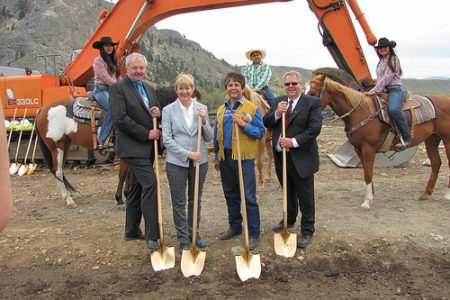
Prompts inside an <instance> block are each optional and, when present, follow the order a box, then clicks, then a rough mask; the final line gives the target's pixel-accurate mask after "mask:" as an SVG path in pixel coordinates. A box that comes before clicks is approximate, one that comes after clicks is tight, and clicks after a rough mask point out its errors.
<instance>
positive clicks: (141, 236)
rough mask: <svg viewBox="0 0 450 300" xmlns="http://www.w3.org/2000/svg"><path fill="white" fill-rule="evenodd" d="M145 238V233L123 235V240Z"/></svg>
mask: <svg viewBox="0 0 450 300" xmlns="http://www.w3.org/2000/svg"><path fill="white" fill-rule="evenodd" d="M133 240H145V235H143V234H142V232H141V233H138V234H136V235H125V241H133Z"/></svg>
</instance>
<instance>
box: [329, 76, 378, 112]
mask: <svg viewBox="0 0 450 300" xmlns="http://www.w3.org/2000/svg"><path fill="white" fill-rule="evenodd" d="M324 85H325V88H326V89H327V91H328V92H329V93H335V94H336V93H340V94H342V95H344V97H345V99H346V100H347V102H348V103H349V104H350V105H351V106H352V107H355V106H357V105H358V103H359V105H358V107H357V108H356V109H360V108H361V109H365V110H367V111H369V112H371V113H373V106H372V105H371V102H369V101H370V97H364V95H363V93H361V92H358V91H355V90H354V89H352V88H349V87H347V86H345V85H342V84H340V83H338V82H336V81H333V80H331V79H328V78H327V79H325V82H324ZM360 102H361V103H360Z"/></svg>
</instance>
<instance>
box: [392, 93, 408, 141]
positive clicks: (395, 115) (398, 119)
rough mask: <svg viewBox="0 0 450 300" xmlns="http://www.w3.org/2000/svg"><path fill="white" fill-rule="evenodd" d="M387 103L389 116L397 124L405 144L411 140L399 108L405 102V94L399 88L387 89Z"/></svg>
mask: <svg viewBox="0 0 450 300" xmlns="http://www.w3.org/2000/svg"><path fill="white" fill-rule="evenodd" d="M388 97H389V100H388V103H389V107H388V108H389V115H390V116H391V117H392V119H393V120H394V121H395V123H396V124H397V126H398V128H399V129H400V132H401V133H402V136H403V140H404V141H405V142H407V141H409V140H411V138H412V136H411V132H410V131H409V127H408V123H407V122H406V119H405V116H404V115H403V113H402V111H401V108H402V105H403V101H404V100H405V92H403V91H402V89H401V88H400V87H395V88H389V89H388Z"/></svg>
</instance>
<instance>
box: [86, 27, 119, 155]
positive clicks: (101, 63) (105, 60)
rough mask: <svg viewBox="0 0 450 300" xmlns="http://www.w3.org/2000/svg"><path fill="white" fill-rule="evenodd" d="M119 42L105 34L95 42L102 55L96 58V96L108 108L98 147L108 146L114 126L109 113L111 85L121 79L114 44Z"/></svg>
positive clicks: (94, 65)
mask: <svg viewBox="0 0 450 300" xmlns="http://www.w3.org/2000/svg"><path fill="white" fill-rule="evenodd" d="M118 44H119V43H118V42H117V43H113V41H112V39H111V37H109V36H104V37H102V38H101V39H100V40H99V41H96V42H94V44H93V45H92V47H93V48H95V49H99V50H100V55H99V56H97V57H96V58H95V59H94V64H93V68H94V97H95V100H97V102H98V103H100V105H101V106H102V107H103V108H104V109H105V110H106V115H105V117H104V118H103V122H102V127H101V130H100V132H99V134H98V138H97V139H98V148H97V149H99V150H103V148H105V147H108V146H109V145H107V144H108V143H105V141H106V138H107V137H108V135H109V132H110V131H111V128H112V120H111V115H110V113H109V87H110V86H111V85H112V84H113V83H115V82H116V81H118V80H120V79H121V78H120V67H119V64H118V63H117V60H116V50H115V49H114V46H116V45H118ZM105 144H106V145H105Z"/></svg>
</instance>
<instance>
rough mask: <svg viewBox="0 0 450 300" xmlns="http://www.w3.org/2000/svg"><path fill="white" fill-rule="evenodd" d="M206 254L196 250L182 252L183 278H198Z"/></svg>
mask: <svg viewBox="0 0 450 300" xmlns="http://www.w3.org/2000/svg"><path fill="white" fill-rule="evenodd" d="M205 258H206V252H205V251H199V250H198V249H197V248H195V249H194V248H192V249H189V250H183V254H182V255H181V273H183V276H184V277H190V276H199V275H200V274H201V273H202V271H203V267H204V266H205Z"/></svg>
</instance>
